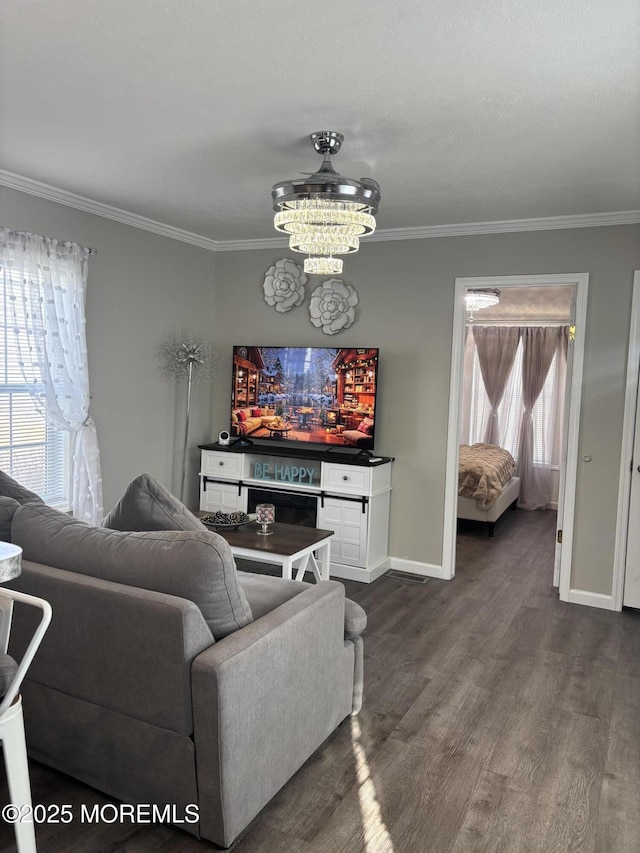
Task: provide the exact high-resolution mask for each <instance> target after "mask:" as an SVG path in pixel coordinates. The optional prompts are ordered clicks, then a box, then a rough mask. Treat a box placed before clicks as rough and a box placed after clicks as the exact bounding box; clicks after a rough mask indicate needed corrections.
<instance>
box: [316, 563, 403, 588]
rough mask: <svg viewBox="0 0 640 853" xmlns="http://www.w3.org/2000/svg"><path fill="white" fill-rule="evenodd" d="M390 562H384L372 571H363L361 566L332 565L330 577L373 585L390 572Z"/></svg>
mask: <svg viewBox="0 0 640 853" xmlns="http://www.w3.org/2000/svg"><path fill="white" fill-rule="evenodd" d="M390 568H391V567H390V565H389V561H388V560H383V561H382V562H381V563H379V564H378V565H377V566H374V567H373V568H372V569H362V568H360V566H344V565H342V564H341V563H331V569H330V572H329V574H330V577H332V578H341V579H342V580H346V581H359V582H360V583H373V581H375V580H377V579H378V578H379V577H382V575H383V574H384V573H385V572H387V571H389V569H390Z"/></svg>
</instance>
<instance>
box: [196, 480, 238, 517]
mask: <svg viewBox="0 0 640 853" xmlns="http://www.w3.org/2000/svg"><path fill="white" fill-rule="evenodd" d="M238 491H239V490H238V484H237V483H212V482H211V481H209V482H208V483H207V484H206V488H205V482H204V480H202V486H201V488H200V509H201V510H202V511H203V512H216V510H220V512H225V513H228V512H244V511H245V509H244V506H243V504H244V498H243V496H242V495H239V494H238Z"/></svg>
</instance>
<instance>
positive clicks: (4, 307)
mask: <svg viewBox="0 0 640 853" xmlns="http://www.w3.org/2000/svg"><path fill="white" fill-rule="evenodd" d="M11 275H12V273H11V270H10V269H7V268H6V267H4V266H3V267H0V469H2V470H3V471H5V472H6V473H7V474H9V476H10V477H13V478H14V479H15V480H17V481H18V482H19V483H21V484H22V485H23V486H25V487H26V488H28V489H31V490H32V491H34V492H36V493H37V494H38V495H40V497H41V498H42V499H43V500H44V501H45V502H46V503H48V504H49V505H51V506H55V507H57V508H58V509H64V510H67V509H69V507H70V490H71V477H70V452H71V451H70V433H69V432H68V431H66V430H65V431H62V430H57V429H54V428H53V426H52V425H51V423H50V422H49V421H48V418H47V411H46V403H41V402H40V401H38V403H37V404H36V402H35V401H34V399H33V397H32V396H31V394H30V393H29V390H28V388H27V385H26V383H25V381H24V377H23V375H22V371H21V369H20V354H19V351H18V347H17V343H16V334H15V328H16V324H15V322H14V319H13V316H12V313H13V312H12V311H11V310H10V305H9V300H10V299H11ZM14 275H15V273H14ZM15 304H16V306H18V305H20V304H21V303H19V302H16V303H15ZM18 324H19V325H22V324H21V323H20V317H19V316H18ZM22 331H24V327H23V328H22ZM41 399H42V398H41ZM43 408H44V410H43Z"/></svg>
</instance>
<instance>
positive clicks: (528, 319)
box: [474, 283, 576, 325]
mask: <svg viewBox="0 0 640 853" xmlns="http://www.w3.org/2000/svg"><path fill="white" fill-rule="evenodd" d="M487 286H488V285H487ZM498 289H499V290H500V302H499V303H498V304H497V305H495V306H493V307H491V308H483V309H482V310H481V311H476V312H475V320H474V323H475V325H478V324H483V325H485V324H487V323H492V322H497V323H507V322H513V323H534V322H541V323H553V322H562V323H568V322H569V320H570V318H571V302H572V299H573V297H574V295H575V290H576V288H575V286H572V285H560V284H559V285H551V286H546V287H523V286H521V285H519V286H518V287H502V288H501V287H500V286H499V283H498Z"/></svg>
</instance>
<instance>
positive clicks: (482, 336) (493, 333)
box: [473, 326, 548, 444]
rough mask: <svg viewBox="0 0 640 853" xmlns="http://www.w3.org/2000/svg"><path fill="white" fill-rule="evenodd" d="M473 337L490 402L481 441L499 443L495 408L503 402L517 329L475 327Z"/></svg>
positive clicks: (515, 349)
mask: <svg viewBox="0 0 640 853" xmlns="http://www.w3.org/2000/svg"><path fill="white" fill-rule="evenodd" d="M473 337H474V340H475V344H476V350H477V353H478V362H479V364H480V372H481V373H482V381H483V382H484V387H485V390H486V392H487V397H488V398H489V402H490V403H491V412H490V413H489V420H488V421H487V428H486V430H485V434H484V442H485V444H500V422H499V418H498V406H499V405H500V403H501V402H502V397H503V396H504V389H505V387H506V384H507V380H508V379H509V375H510V373H511V368H512V367H513V362H514V359H515V357H516V352H517V350H518V342H519V340H520V329H519V328H518V327H515V326H474V327H473ZM547 369H548V368H547ZM538 393H540V392H538Z"/></svg>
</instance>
